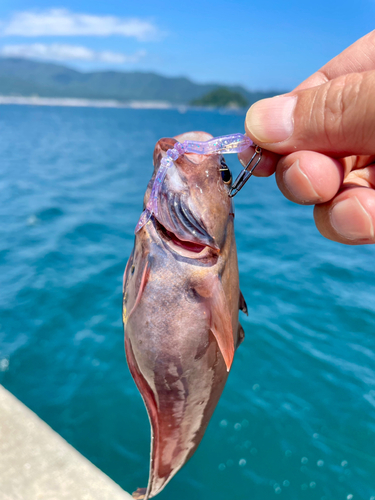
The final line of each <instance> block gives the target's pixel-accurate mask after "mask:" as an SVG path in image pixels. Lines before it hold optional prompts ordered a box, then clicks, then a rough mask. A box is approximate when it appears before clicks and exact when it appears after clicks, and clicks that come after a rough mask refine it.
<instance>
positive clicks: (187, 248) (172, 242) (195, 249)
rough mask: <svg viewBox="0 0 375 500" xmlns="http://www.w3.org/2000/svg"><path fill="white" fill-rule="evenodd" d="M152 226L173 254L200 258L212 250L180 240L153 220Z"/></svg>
mask: <svg viewBox="0 0 375 500" xmlns="http://www.w3.org/2000/svg"><path fill="white" fill-rule="evenodd" d="M154 226H155V229H156V231H157V233H158V234H159V236H160V237H161V238H162V240H163V241H165V243H166V244H167V245H168V246H169V248H171V250H173V251H174V252H176V253H178V254H181V255H182V256H184V257H192V258H200V257H202V255H203V254H205V253H207V252H209V251H210V250H212V248H211V247H208V246H207V245H202V244H200V243H195V242H192V241H186V240H180V238H178V237H177V236H176V235H175V234H174V233H173V232H172V231H168V229H166V228H165V227H164V226H163V225H162V224H160V222H158V221H157V220H156V219H154Z"/></svg>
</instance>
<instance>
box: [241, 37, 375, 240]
mask: <svg viewBox="0 0 375 500" xmlns="http://www.w3.org/2000/svg"><path fill="white" fill-rule="evenodd" d="M245 128H246V133H247V135H248V136H249V137H251V139H252V140H253V141H254V142H255V143H256V144H258V145H259V146H261V147H262V148H264V149H265V150H267V151H263V159H262V161H261V163H260V164H259V166H258V167H257V169H256V170H255V172H254V175H258V176H268V175H271V174H272V173H274V172H276V181H277V184H278V186H279V188H280V190H281V191H282V193H283V194H284V195H285V196H286V197H287V198H288V199H289V200H291V201H294V202H295V203H300V204H303V205H315V209H314V218H315V223H316V225H317V228H318V229H319V231H320V232H321V233H322V234H323V236H325V237H327V238H329V239H331V240H334V241H338V242H340V243H346V244H348V245H358V244H364V243H375V229H374V228H375V31H372V32H371V33H369V34H368V35H366V36H364V37H363V38H361V39H360V40H358V41H357V42H355V43H354V44H353V45H351V46H350V47H348V48H347V49H346V50H344V52H342V53H341V54H339V55H338V56H337V57H335V58H334V59H332V60H331V61H330V62H328V63H327V64H326V65H325V66H323V68H321V69H320V70H319V71H318V72H316V73H314V74H313V75H312V76H310V77H309V78H308V79H307V80H305V81H304V82H303V83H302V84H301V85H299V86H298V87H297V88H296V89H295V90H293V91H292V92H290V93H289V94H285V95H283V96H277V97H273V98H271V99H264V100H262V101H258V102H257V103H255V104H254V105H253V106H252V107H251V108H250V109H249V111H248V113H247V116H246V122H245ZM268 151H270V153H269V152H268ZM251 154H252V152H249V150H247V151H244V152H243V153H241V154H240V155H239V157H240V160H241V162H242V163H243V164H244V163H247V162H248V161H249V159H250V157H251ZM280 155H281V156H280Z"/></svg>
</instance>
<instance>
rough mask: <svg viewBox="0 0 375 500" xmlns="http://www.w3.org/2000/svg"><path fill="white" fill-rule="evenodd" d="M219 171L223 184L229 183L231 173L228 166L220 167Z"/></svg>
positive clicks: (230, 181)
mask: <svg viewBox="0 0 375 500" xmlns="http://www.w3.org/2000/svg"><path fill="white" fill-rule="evenodd" d="M220 172H221V178H222V179H223V182H224V184H231V183H232V173H231V171H230V170H229V168H228V167H227V168H225V169H224V168H223V169H220Z"/></svg>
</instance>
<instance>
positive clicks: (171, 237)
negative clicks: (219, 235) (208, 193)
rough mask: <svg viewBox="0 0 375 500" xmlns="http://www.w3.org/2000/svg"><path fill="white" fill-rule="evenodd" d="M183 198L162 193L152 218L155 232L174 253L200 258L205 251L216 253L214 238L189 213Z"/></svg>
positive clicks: (179, 195) (177, 194) (182, 195)
mask: <svg viewBox="0 0 375 500" xmlns="http://www.w3.org/2000/svg"><path fill="white" fill-rule="evenodd" d="M185 197H186V196H184V193H182V194H180V193H174V192H171V191H169V192H165V193H163V196H162V197H161V199H160V204H159V212H158V215H157V216H156V217H155V218H154V220H155V228H156V230H157V232H158V233H159V235H160V236H161V237H162V238H163V240H164V241H166V242H167V244H168V245H169V246H170V247H171V248H172V249H173V250H174V251H177V252H178V253H181V252H183V253H184V254H185V255H186V253H188V254H189V255H186V256H189V257H191V256H192V255H193V256H195V257H197V256H198V255H199V256H200V254H202V252H203V251H204V250H205V249H209V250H211V251H212V250H213V251H214V252H215V253H218V252H219V247H218V246H217V244H216V242H215V240H214V238H213V237H212V236H211V235H210V234H209V233H208V231H207V229H206V228H205V226H204V223H203V222H202V221H201V220H199V219H198V218H197V217H196V216H195V215H194V213H193V212H192V211H191V209H190V208H189V206H188V204H187V203H186V201H185V199H184V198H185Z"/></svg>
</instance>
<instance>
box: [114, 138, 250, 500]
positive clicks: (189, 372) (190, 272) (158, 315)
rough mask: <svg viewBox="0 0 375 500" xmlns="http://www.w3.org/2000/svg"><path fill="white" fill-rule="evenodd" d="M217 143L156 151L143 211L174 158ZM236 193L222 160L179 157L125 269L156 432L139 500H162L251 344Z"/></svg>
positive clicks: (137, 361)
mask: <svg viewBox="0 0 375 500" xmlns="http://www.w3.org/2000/svg"><path fill="white" fill-rule="evenodd" d="M211 138H212V135H210V134H208V133H206V132H188V133H185V134H181V135H178V136H176V137H174V138H163V139H160V140H159V141H158V142H157V144H156V146H155V150H154V155H153V160H154V172H153V176H152V178H151V180H150V182H149V183H148V187H147V190H146V193H145V196H144V207H146V205H147V202H148V200H149V197H150V193H151V189H152V186H153V182H154V179H155V176H156V174H157V171H158V169H159V166H160V162H161V160H162V158H163V157H165V155H166V152H167V151H168V150H169V149H171V148H173V146H174V144H175V143H176V142H177V141H178V142H180V143H182V142H183V141H184V140H193V141H207V140H209V139H211ZM230 186H231V173H230V170H229V168H228V167H227V165H226V162H225V159H224V158H223V156H221V155H220V154H215V155H200V154H184V155H182V156H180V157H179V158H178V159H177V160H175V161H174V162H173V165H172V166H171V168H169V169H168V172H167V175H166V177H165V179H164V181H163V184H162V186H161V190H160V194H159V200H158V213H157V216H156V215H155V214H153V215H152V217H151V218H150V219H149V220H148V222H147V223H146V224H145V225H144V226H143V227H142V229H140V230H139V231H138V232H137V233H136V235H135V242H134V248H133V251H132V253H131V255H130V257H129V260H128V262H127V265H126V268H125V274H124V280H123V283H124V286H123V323H124V330H125V352H126V358H127V362H128V366H129V369H130V372H131V375H132V377H133V379H134V381H135V383H136V386H137V388H138V390H139V392H140V393H141V395H142V398H143V400H144V403H145V406H146V409H147V413H148V416H149V420H150V424H151V454H150V471H149V480H148V485H147V488H138V489H137V490H136V491H135V492H134V493H133V497H134V498H136V499H143V500H148V499H149V498H152V497H154V496H155V495H157V494H158V493H159V492H160V491H162V489H163V488H164V487H165V486H166V484H167V483H168V482H169V481H170V480H171V479H172V477H173V476H174V475H175V474H176V473H177V472H178V471H179V470H180V469H181V467H182V466H183V465H184V464H185V463H186V462H187V461H188V460H189V458H190V457H191V456H192V455H193V453H194V452H195V450H196V449H197V447H198V445H199V443H200V441H201V439H202V437H203V435H204V432H205V430H206V428H207V425H208V423H209V421H210V418H211V416H212V414H213V412H214V410H215V407H216V405H217V403H218V400H219V398H220V395H221V393H222V391H223V389H224V385H225V383H226V380H227V377H228V374H229V371H230V368H231V366H232V362H233V357H234V353H235V350H236V349H237V347H238V346H239V345H240V343H241V342H242V340H243V338H244V330H243V328H242V326H241V324H240V323H239V310H242V311H243V312H245V313H246V314H247V306H246V302H245V300H244V298H243V295H242V293H241V292H240V288H239V274H238V263H237V251H236V242H235V235H234V210H233V201H232V199H231V198H230V197H229V196H228V193H229V190H230Z"/></svg>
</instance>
